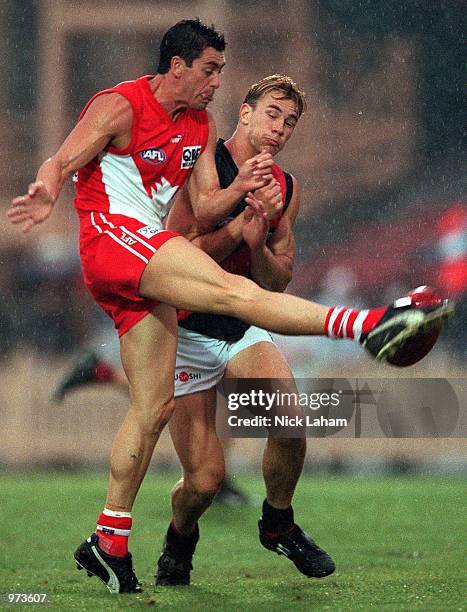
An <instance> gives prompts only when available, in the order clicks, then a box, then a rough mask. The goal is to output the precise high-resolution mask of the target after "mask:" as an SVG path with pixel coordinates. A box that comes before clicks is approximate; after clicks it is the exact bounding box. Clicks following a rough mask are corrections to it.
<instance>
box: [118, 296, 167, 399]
mask: <svg viewBox="0 0 467 612" xmlns="http://www.w3.org/2000/svg"><path fill="white" fill-rule="evenodd" d="M177 330H178V326H177V315H176V311H175V309H174V308H173V307H172V306H168V305H167V304H159V305H158V306H156V307H155V308H154V309H153V311H152V312H151V313H149V314H148V315H147V316H145V317H144V318H143V319H141V321H139V322H138V323H137V324H136V325H134V326H133V327H132V328H131V329H130V330H129V331H127V332H126V333H125V334H124V335H123V336H122V337H121V338H120V352H121V358H122V365H123V368H124V370H125V374H126V376H127V378H128V383H129V389H130V400H131V403H132V405H133V406H139V407H143V406H144V407H147V408H150V407H151V406H153V405H155V404H163V403H167V402H170V401H171V400H172V399H173V393H174V372H175V358H176V351H177Z"/></svg>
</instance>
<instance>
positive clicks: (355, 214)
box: [0, 0, 467, 471]
mask: <svg viewBox="0 0 467 612" xmlns="http://www.w3.org/2000/svg"><path fill="white" fill-rule="evenodd" d="M463 9H464V6H463V3H462V2H460V1H455V0H452V1H447V0H427V1H423V2H422V1H415V2H403V1H402V0H401V1H399V2H398V1H394V2H391V3H388V2H387V0H372V1H369V0H365V1H363V0H362V1H361V2H354V1H353V0H312V1H309V2H307V1H306V0H295V1H278V0H269V1H268V2H261V1H260V2H258V1H249V0H242V1H238V0H237V1H233V0H231V1H229V0H206V1H199V2H194V1H193V2H183V1H177V2H169V1H165V2H164V1H157V2H149V1H147V2H143V1H141V2H140V1H131V0H120V1H119V2H113V1H104V0H101V1H97V0H96V1H91V0H89V1H85V0H83V1H78V0H75V1H71V0H70V1H68V0H36V1H35V0H2V2H1V4H0V58H1V65H2V75H3V78H2V86H1V88H0V142H1V146H0V155H1V172H0V199H1V203H2V209H3V210H4V211H5V209H6V207H7V206H8V202H9V199H10V198H11V197H12V196H14V195H17V194H19V193H22V192H23V191H24V190H25V189H26V187H27V184H28V182H29V181H31V180H32V179H33V178H34V176H35V172H36V170H37V168H38V166H39V164H40V162H41V161H42V160H43V159H45V158H46V157H48V156H50V155H51V154H52V153H53V152H54V151H55V150H56V148H57V147H58V145H59V144H60V143H61V141H62V140H63V138H64V137H65V136H66V134H67V132H68V131H69V130H70V129H71V127H72V126H73V125H74V122H75V121H76V118H77V116H78V114H79V111H80V109H81V108H82V106H83V105H84V104H85V102H86V101H87V100H88V99H89V98H90V97H91V96H92V95H93V93H95V92H96V91H98V90H101V89H104V88H106V87H109V86H112V85H114V84H116V83H118V82H120V81H123V80H127V79H132V78H135V77H138V76H140V75H141V74H145V73H153V71H154V69H155V66H156V65H157V61H158V45H159V41H160V38H161V35H162V34H163V32H164V31H165V30H166V29H167V28H168V27H170V26H171V25H173V24H174V23H175V22H176V21H178V20H179V19H183V18H193V17H195V16H200V17H201V18H202V19H203V20H205V21H206V22H209V23H214V24H215V25H216V27H217V29H219V30H221V31H223V32H224V33H225V35H226V39H227V42H228V48H227V66H226V69H225V73H224V76H223V83H222V86H221V89H220V90H219V91H218V93H217V94H216V99H215V102H214V103H213V104H212V106H211V110H212V112H213V113H214V115H215V117H216V119H217V124H218V133H219V135H220V136H223V137H227V136H229V135H230V133H231V131H232V130H233V128H234V126H235V124H236V118H237V110H238V107H239V105H240V103H241V102H242V99H243V96H244V94H245V92H246V91H247V89H248V87H249V85H250V84H251V83H253V82H255V81H257V80H259V79H260V78H262V77H264V76H266V75H268V74H272V73H274V72H281V73H286V74H289V75H290V76H291V77H293V78H294V79H295V80H296V81H297V82H298V83H299V85H300V86H301V88H302V89H304V90H305V91H306V92H307V94H308V111H307V113H306V114H305V115H304V116H303V118H302V119H301V120H300V122H299V124H298V127H297V129H296V132H295V134H294V136H293V138H292V140H291V141H290V142H289V144H288V146H287V150H286V151H285V152H283V153H282V154H281V156H280V160H279V163H280V164H281V165H282V166H283V167H284V168H285V169H287V170H289V171H290V172H292V173H293V174H294V175H295V176H296V177H297V179H298V181H299V183H300V186H301V191H302V197H301V202H302V207H301V213H300V216H299V219H298V222H297V228H296V238H297V260H296V271H295V278H294V281H293V283H292V285H291V287H290V291H291V292H293V293H296V294H298V295H301V296H303V297H307V298H310V299H314V300H317V301H321V302H323V303H328V304H336V303H337V304H346V305H356V306H367V305H379V304H384V303H386V302H388V301H391V300H393V299H394V298H396V297H399V296H401V295H403V294H404V292H405V291H407V290H408V289H410V288H412V287H414V286H416V285H419V284H422V283H423V284H430V285H433V286H435V287H438V288H439V289H440V290H441V292H442V293H443V295H446V296H449V297H451V298H453V299H455V300H457V301H458V305H459V307H458V314H457V317H456V319H455V320H454V321H453V322H452V324H451V325H450V327H449V329H448V330H446V332H445V334H444V337H443V342H442V343H440V344H439V345H438V346H437V347H436V349H435V350H434V351H433V353H432V354H430V355H429V356H428V358H426V359H425V360H424V361H423V362H422V363H421V364H419V365H417V366H416V367H415V368H412V369H410V370H407V371H404V372H402V374H403V375H404V376H415V377H425V378H427V377H439V376H441V377H464V376H465V365H466V325H465V296H466V287H467V272H466V265H467V264H466V218H467V207H466V192H465V183H463V182H462V178H463V170H464V167H465V165H464V164H463V162H464V160H465V157H464V149H463V141H462V126H463V125H464V123H465V121H464V119H465V118H464V116H463V104H462V102H463V100H462V82H463V76H464V75H463V53H462V47H461V45H462V42H461V41H462V36H461V34H462V22H463V19H462V17H463ZM72 198H73V188H72V184H71V181H70V184H69V185H67V187H66V188H65V189H64V192H63V195H62V197H61V199H60V203H59V204H57V207H56V210H55V212H54V215H53V218H51V219H50V220H49V221H48V222H47V223H46V224H44V225H43V226H42V227H40V228H36V229H35V231H34V232H33V234H32V235H30V236H28V237H24V236H23V235H22V234H21V232H20V230H18V228H15V227H12V226H10V225H9V224H8V223H7V221H6V217H5V215H4V214H2V215H1V216H0V264H1V265H0V347H1V350H0V430H1V431H2V432H3V435H2V444H1V448H0V464H3V465H5V466H6V467H24V466H37V465H46V466H50V465H54V466H57V467H61V466H65V467H66V468H70V469H71V468H78V467H80V466H84V465H90V464H102V465H104V464H105V463H106V461H107V458H108V452H109V447H110V439H108V440H107V436H106V439H105V440H104V441H103V440H102V437H101V436H96V435H95V432H96V431H100V430H102V429H105V431H109V432H112V431H113V430H116V428H117V427H118V424H119V422H120V421H121V419H122V418H123V414H124V412H125V410H126V398H125V397H124V396H122V395H121V394H120V393H119V392H118V391H116V390H114V389H112V388H110V387H109V388H105V389H104V388H102V387H100V388H96V387H93V388H89V389H86V390H83V391H79V392H76V393H74V394H72V395H70V396H69V397H68V398H67V399H66V401H65V402H64V403H63V404H62V405H60V406H56V405H54V404H52V403H51V402H50V395H51V392H52V390H53V387H54V385H55V383H56V381H57V380H58V379H59V378H60V376H61V375H62V374H63V372H64V371H65V370H66V368H67V365H68V364H69V363H70V361H71V359H72V358H73V356H74V355H75V354H76V353H77V352H79V351H80V350H82V349H85V348H96V349H98V350H100V351H102V353H103V354H104V355H105V356H108V355H110V354H111V353H112V335H113V332H112V330H111V326H110V325H109V323H108V322H107V321H106V319H105V316H104V315H102V314H101V313H100V312H99V311H98V309H97V307H95V306H94V305H93V302H92V299H91V297H90V296H89V295H88V294H87V293H86V290H85V288H84V286H83V284H82V280H81V273H80V265H79V259H78V256H77V220H76V215H75V213H74V211H73V204H72ZM278 342H279V343H280V346H281V347H282V349H283V351H284V353H285V355H286V356H287V358H288V359H289V360H290V362H291V364H292V366H293V368H294V370H295V372H296V373H297V375H299V376H305V377H307V376H349V377H351V376H353V377H355V376H361V377H365V376H366V377H371V376H376V377H380V378H383V377H387V376H388V377H394V376H399V375H401V372H400V371H396V370H392V369H389V368H378V367H376V366H375V364H374V363H373V362H372V361H371V360H370V359H369V358H368V357H367V356H366V355H365V354H364V353H363V352H362V351H361V350H360V349H359V347H356V346H354V345H353V344H350V343H349V344H346V343H341V342H339V343H333V342H331V341H329V340H321V339H294V340H292V339H283V338H280V339H278ZM435 408H436V407H435ZM258 444H261V442H258V441H255V440H253V441H252V440H248V441H244V442H243V441H240V442H238V443H237V447H236V448H238V449H239V451H240V450H241V452H238V453H236V452H235V451H234V452H233V455H232V463H233V465H234V466H237V467H251V466H257V465H258V462H259V458H260V453H259V452H258V448H259V447H258ZM309 446H310V450H309V456H308V461H307V467H308V468H309V469H313V468H316V467H318V466H321V467H322V466H324V467H330V466H331V467H333V468H335V469H337V468H338V467H339V466H341V465H346V466H349V465H350V466H354V467H358V468H359V469H373V468H374V467H375V466H378V465H381V464H384V465H387V464H388V460H389V464H391V465H395V466H396V467H397V469H402V468H404V466H405V467H407V465H412V466H413V465H419V464H424V465H426V464H430V465H431V466H432V467H433V466H435V467H436V469H442V470H451V471H452V470H458V469H461V468H462V466H463V465H464V463H463V461H464V459H463V454H462V443H461V441H460V440H456V439H444V440H439V439H431V440H415V439H412V440H396V441H395V440H386V439H367V440H348V439H347V440H342V439H339V438H338V437H337V438H328V439H320V440H314V441H311V442H310V445H309ZM155 462H156V463H158V464H159V465H168V466H172V465H174V464H175V458H174V454H173V451H172V449H171V445H170V442H169V441H168V439H167V437H165V438H164V440H163V441H162V443H161V444H160V446H159V447H158V449H157V450H156V455H155Z"/></svg>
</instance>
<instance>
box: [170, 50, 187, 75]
mask: <svg viewBox="0 0 467 612" xmlns="http://www.w3.org/2000/svg"><path fill="white" fill-rule="evenodd" d="M185 68H186V63H185V60H184V59H183V58H181V57H180V56H179V55H174V56H173V57H172V59H171V60H170V71H171V72H172V74H173V76H174V77H175V78H176V79H179V78H180V77H181V76H182V74H183V71H184V69H185Z"/></svg>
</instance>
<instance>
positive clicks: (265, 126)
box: [244, 91, 298, 155]
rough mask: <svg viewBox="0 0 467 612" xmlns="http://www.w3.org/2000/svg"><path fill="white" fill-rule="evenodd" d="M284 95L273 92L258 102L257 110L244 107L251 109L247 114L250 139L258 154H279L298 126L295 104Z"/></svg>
mask: <svg viewBox="0 0 467 612" xmlns="http://www.w3.org/2000/svg"><path fill="white" fill-rule="evenodd" d="M282 95H283V94H281V92H279V91H271V92H269V93H267V94H265V95H264V96H263V97H261V98H260V99H259V100H258V101H257V103H256V106H255V108H251V107H249V106H248V105H244V106H246V107H248V108H249V109H250V111H249V112H248V111H247V112H246V113H245V117H246V121H247V124H246V128H247V133H248V138H249V140H250V144H251V145H252V146H253V148H254V149H255V151H257V152H258V153H259V152H261V151H266V152H267V153H271V155H276V154H277V153H279V151H281V150H282V149H283V148H284V145H285V143H286V142H287V141H288V140H289V138H290V137H291V136H292V133H293V131H294V128H295V125H296V124H297V121H298V113H297V109H296V105H295V102H293V100H289V99H287V98H282V97H281V96H282Z"/></svg>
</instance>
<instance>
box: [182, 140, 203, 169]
mask: <svg viewBox="0 0 467 612" xmlns="http://www.w3.org/2000/svg"><path fill="white" fill-rule="evenodd" d="M200 154H201V145H196V146H194V147H183V150H182V163H181V165H180V168H181V169H182V170H187V169H188V168H193V166H194V165H195V163H196V160H197V159H198V157H199V156H200Z"/></svg>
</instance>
